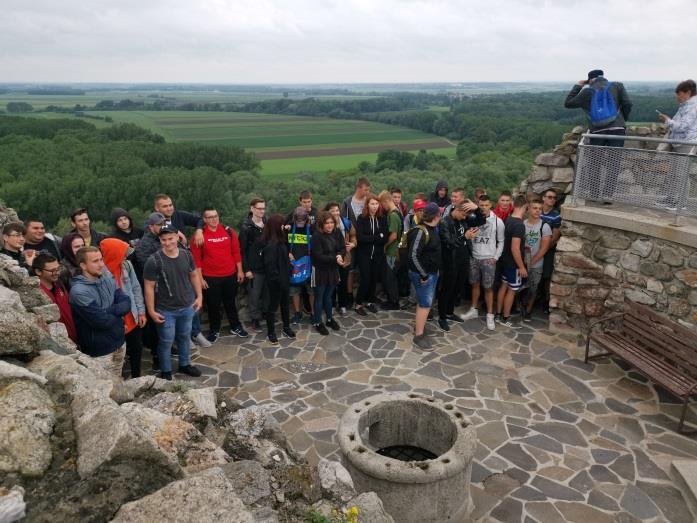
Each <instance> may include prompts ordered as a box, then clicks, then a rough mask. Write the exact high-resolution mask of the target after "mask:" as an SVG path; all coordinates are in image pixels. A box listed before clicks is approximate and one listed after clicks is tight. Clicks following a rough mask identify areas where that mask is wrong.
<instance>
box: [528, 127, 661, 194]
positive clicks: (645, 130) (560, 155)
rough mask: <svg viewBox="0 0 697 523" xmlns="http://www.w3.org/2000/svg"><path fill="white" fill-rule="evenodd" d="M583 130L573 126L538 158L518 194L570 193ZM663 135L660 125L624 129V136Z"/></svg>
mask: <svg viewBox="0 0 697 523" xmlns="http://www.w3.org/2000/svg"><path fill="white" fill-rule="evenodd" d="M585 132H586V128H584V127H581V126H576V127H574V128H573V129H572V130H571V132H569V133H566V134H564V135H563V136H562V141H561V143H560V144H559V145H557V146H555V147H554V149H553V150H552V151H551V152H545V153H541V154H539V155H537V158H535V162H534V163H533V166H532V168H531V170H530V175H529V176H528V177H527V178H526V179H525V180H523V182H522V183H521V184H520V187H519V188H518V192H519V193H522V194H528V196H534V195H539V194H541V193H542V192H543V191H546V190H547V189H549V188H550V187H553V188H554V189H556V190H557V191H558V192H559V194H563V195H567V194H571V191H572V190H573V186H574V183H573V182H574V169H575V166H576V151H577V149H578V144H579V142H580V141H581V135H582V134H583V133H585ZM665 133H666V127H665V126H664V125H662V124H651V125H650V126H630V127H627V136H630V137H631V136H641V137H647V136H648V137H654V138H661V137H663V136H664V135H665ZM625 147H632V148H645V149H655V148H656V144H647V143H643V144H642V143H640V142H637V141H633V140H627V141H626V142H625Z"/></svg>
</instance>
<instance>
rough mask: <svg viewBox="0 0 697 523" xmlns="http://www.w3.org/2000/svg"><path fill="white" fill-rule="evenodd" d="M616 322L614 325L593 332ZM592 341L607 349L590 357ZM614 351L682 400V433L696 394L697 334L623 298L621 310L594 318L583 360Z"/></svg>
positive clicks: (606, 354)
mask: <svg viewBox="0 0 697 523" xmlns="http://www.w3.org/2000/svg"><path fill="white" fill-rule="evenodd" d="M612 320H615V321H616V325H617V326H616V327H614V328H609V329H606V330H604V331H595V332H594V331H593V328H594V327H595V326H598V325H601V324H605V323H607V322H610V321H612ZM591 341H593V342H594V343H595V344H597V345H598V346H599V347H601V348H602V349H603V350H605V351H606V352H603V353H601V354H594V355H592V356H589V351H590V343H591ZM610 354H613V355H615V356H617V357H619V358H621V359H623V360H624V361H626V362H627V363H630V364H631V365H632V366H634V367H636V369H637V370H638V371H639V372H640V373H641V374H643V375H644V376H646V377H647V378H650V379H651V380H653V381H654V382H656V383H658V384H659V385H661V386H662V387H664V388H665V389H666V390H667V391H669V392H670V393H671V394H673V395H675V396H677V397H678V398H680V399H681V400H683V409H682V415H681V416H680V424H679V425H678V432H683V430H682V429H683V425H684V423H685V415H686V414H687V405H688V402H689V401H690V397H691V396H692V395H694V394H695V393H697V334H695V332H694V331H692V330H690V329H688V328H686V327H683V326H682V325H680V324H679V323H676V322H674V321H672V320H669V319H668V318H665V317H663V316H661V315H660V314H658V313H656V312H655V311H653V310H652V309H650V308H649V307H646V306H644V305H640V304H638V303H634V302H632V301H630V300H625V302H624V311H623V312H620V313H616V314H611V315H609V316H606V317H604V318H601V319H599V320H596V321H593V322H592V323H590V325H589V326H588V331H587V337H586V358H585V361H586V363H588V360H592V359H595V358H602V357H604V356H608V355H610Z"/></svg>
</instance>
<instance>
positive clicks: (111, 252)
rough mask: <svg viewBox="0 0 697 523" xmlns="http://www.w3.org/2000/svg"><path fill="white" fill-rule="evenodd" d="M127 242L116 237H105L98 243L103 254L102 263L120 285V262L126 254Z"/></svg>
mask: <svg viewBox="0 0 697 523" xmlns="http://www.w3.org/2000/svg"><path fill="white" fill-rule="evenodd" d="M128 248H129V245H128V243H126V242H124V241H121V240H119V239H117V238H106V239H105V240H102V241H101V243H100V244H99V250H100V251H102V256H104V265H106V266H107V268H108V269H109V272H111V274H113V275H114V278H116V282H117V283H118V284H119V287H120V286H121V264H122V263H123V261H124V260H125V259H126V256H128Z"/></svg>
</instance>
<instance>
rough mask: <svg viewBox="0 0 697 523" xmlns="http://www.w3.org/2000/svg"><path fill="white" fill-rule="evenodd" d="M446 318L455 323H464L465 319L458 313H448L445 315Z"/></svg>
mask: <svg viewBox="0 0 697 523" xmlns="http://www.w3.org/2000/svg"><path fill="white" fill-rule="evenodd" d="M445 319H446V320H448V321H454V322H455V323H462V322H463V321H465V320H463V319H462V318H460V317H459V316H458V315H457V314H448V315H446V316H445Z"/></svg>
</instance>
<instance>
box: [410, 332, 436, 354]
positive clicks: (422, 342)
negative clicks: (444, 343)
mask: <svg viewBox="0 0 697 523" xmlns="http://www.w3.org/2000/svg"><path fill="white" fill-rule="evenodd" d="M412 342H413V343H414V345H416V346H417V347H418V348H419V349H421V350H433V345H432V344H431V341H430V340H429V339H428V338H427V337H426V335H425V334H420V335H418V336H414V338H413V339H412Z"/></svg>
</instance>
